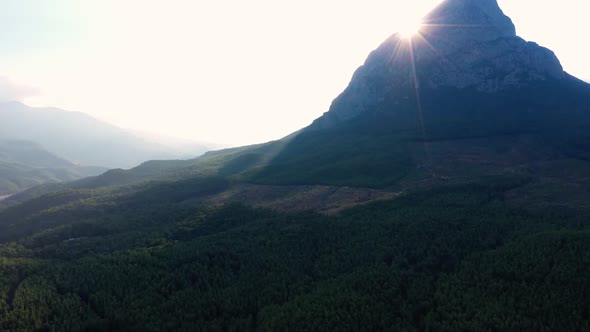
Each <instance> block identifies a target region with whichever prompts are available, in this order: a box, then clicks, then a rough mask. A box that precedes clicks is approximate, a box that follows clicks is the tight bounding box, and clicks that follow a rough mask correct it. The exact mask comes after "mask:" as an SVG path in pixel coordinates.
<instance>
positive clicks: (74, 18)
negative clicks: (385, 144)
mask: <svg viewBox="0 0 590 332" xmlns="http://www.w3.org/2000/svg"><path fill="white" fill-rule="evenodd" d="M498 2H499V4H500V6H501V7H502V8H503V9H504V12H505V13H506V14H507V15H509V16H510V17H511V18H512V19H513V21H514V23H515V25H516V27H517V33H518V34H519V35H520V36H521V37H523V38H525V39H527V40H532V41H536V42H537V43H539V44H541V45H542V46H546V47H549V48H551V49H552V50H553V51H555V53H556V54H557V56H558V57H559V58H560V60H561V62H562V64H563V66H564V68H565V70H566V71H568V72H569V73H571V74H573V75H575V76H578V77H580V78H583V79H587V80H590V65H589V64H588V61H589V60H588V59H590V45H588V43H587V38H588V37H587V33H588V31H590V21H589V20H587V18H586V16H587V13H589V12H590V10H589V9H590V3H588V0H561V1H552V0H551V1H550V0H537V1H532V0H499V1H498ZM437 3H439V0H363V1H346V0H297V1H284V0H249V1H243V0H216V1H205V0H0V100H12V99H13V100H19V101H23V102H25V103H27V104H29V105H32V106H54V107H60V108H63V109H67V110H72V111H80V112H85V113H89V114H91V115H93V116H94V117H96V118H98V119H101V120H104V121H107V122H109V123H112V124H115V125H117V126H120V127H123V128H128V129H132V130H135V131H145V132H151V133H156V134H160V135H166V136H174V137H179V138H185V139H191V140H196V141H204V142H212V143H217V144H225V145H230V146H237V145H245V144H252V143H260V142H265V141H269V140H273V139H278V138H281V137H283V136H286V135H288V134H289V133H291V132H293V131H295V130H298V129H300V128H302V127H305V126H307V125H308V124H310V123H311V122H312V121H313V120H314V119H315V118H317V117H318V116H320V115H321V114H322V113H324V112H326V111H327V110H328V108H329V106H330V103H331V101H332V100H333V99H334V98H335V97H336V96H337V95H338V94H339V93H340V92H341V91H342V90H343V89H344V88H345V87H346V85H347V84H348V82H349V81H350V78H351V76H352V74H353V72H354V70H355V69H356V68H357V67H358V66H360V65H361V64H362V63H363V62H364V60H365V58H366V57H367V55H368V54H369V52H370V51H372V50H373V49H375V48H376V47H377V46H378V45H379V44H380V43H381V42H382V41H383V40H384V39H385V38H387V37H388V36H389V35H391V34H392V33H394V32H395V31H397V30H399V29H401V28H402V27H403V26H406V25H407V23H408V21H414V20H417V18H419V17H421V16H422V15H424V14H426V12H427V11H428V10H429V9H431V8H432V7H434V6H435V5H436V4H437Z"/></svg>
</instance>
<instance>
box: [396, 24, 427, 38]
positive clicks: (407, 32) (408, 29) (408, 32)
mask: <svg viewBox="0 0 590 332" xmlns="http://www.w3.org/2000/svg"><path fill="white" fill-rule="evenodd" d="M421 27H422V22H421V21H420V20H419V19H416V20H412V19H408V20H406V21H404V22H401V24H400V25H399V28H398V32H399V34H400V35H401V36H402V38H406V39H407V38H412V37H414V36H415V35H416V34H417V33H418V32H420V28H421Z"/></svg>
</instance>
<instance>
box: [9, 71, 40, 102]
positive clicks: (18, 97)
mask: <svg viewBox="0 0 590 332" xmlns="http://www.w3.org/2000/svg"><path fill="white" fill-rule="evenodd" d="M40 93H41V91H40V90H39V89H38V88H35V87H32V86H28V85H23V84H19V83H15V82H14V81H12V80H11V79H10V78H8V77H6V76H0V101H22V100H23V99H25V98H27V97H33V96H37V95H39V94H40Z"/></svg>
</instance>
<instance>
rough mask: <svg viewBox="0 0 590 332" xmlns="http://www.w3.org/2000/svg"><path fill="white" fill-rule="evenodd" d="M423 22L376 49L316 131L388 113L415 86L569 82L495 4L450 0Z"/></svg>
mask: <svg viewBox="0 0 590 332" xmlns="http://www.w3.org/2000/svg"><path fill="white" fill-rule="evenodd" d="M422 22H423V25H422V27H421V29H420V31H419V33H418V34H417V35H415V36H414V37H412V38H411V39H408V38H403V37H402V36H401V35H400V34H394V35H393V36H391V37H390V38H389V39H387V40H386V41H385V42H384V43H383V44H381V46H380V47H379V48H377V49H376V50H375V51H373V52H372V53H371V54H370V55H369V57H368V59H367V60H366V62H365V64H364V65H363V66H362V67H360V68H359V69H358V70H357V71H356V72H355V74H354V76H353V78H352V80H351V82H350V84H349V86H348V87H347V89H346V90H345V91H344V92H343V93H342V94H341V95H340V96H339V97H338V98H336V99H335V100H334V102H333V103H332V106H331V107H330V111H329V112H327V113H325V114H324V116H322V117H321V118H319V119H318V120H316V122H314V125H312V127H330V126H331V125H332V124H333V123H335V122H340V121H343V120H347V119H351V118H353V117H355V116H357V115H358V114H360V113H363V112H365V111H370V110H372V109H375V108H379V109H384V108H388V106H386V105H383V103H384V102H386V101H387V100H393V99H395V98H397V97H395V98H394V97H392V96H394V95H396V94H397V93H398V92H399V91H402V90H404V89H408V88H413V87H414V86H420V88H421V89H440V88H452V89H459V90H464V89H472V90H474V91H478V92H484V93H495V92H498V91H503V90H510V89H514V88H519V87H521V86H524V85H527V84H530V83H532V82H536V81H546V80H562V79H566V77H568V75H567V74H566V73H565V72H564V71H563V68H562V66H561V64H560V62H559V60H558V59H557V57H556V56H555V54H554V53H553V52H552V51H551V50H549V49H546V48H544V47H541V46H539V45H537V44H536V43H533V42H527V41H525V40H524V39H522V38H520V37H518V36H517V35H516V29H515V26H514V24H513V23H512V20H511V19H510V18H509V17H508V16H506V15H505V14H504V12H503V11H502V9H501V8H500V7H499V6H498V3H497V1H496V0H445V1H443V2H442V3H441V4H440V5H439V6H437V7H436V8H435V9H433V10H432V11H431V12H430V13H429V14H427V15H426V16H425V17H424V18H423V20H422ZM392 108H394V107H392Z"/></svg>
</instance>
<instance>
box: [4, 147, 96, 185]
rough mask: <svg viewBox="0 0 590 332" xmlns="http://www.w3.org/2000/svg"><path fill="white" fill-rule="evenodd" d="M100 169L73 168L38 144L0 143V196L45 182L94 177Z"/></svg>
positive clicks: (66, 161)
mask: <svg viewBox="0 0 590 332" xmlns="http://www.w3.org/2000/svg"><path fill="white" fill-rule="evenodd" d="M104 171H106V169H104V168H100V167H89V166H80V165H76V164H74V163H72V162H70V161H68V160H65V159H63V158H60V157H58V156H56V155H54V154H52V153H50V152H48V151H46V150H44V149H43V148H42V147H41V146H39V145H38V144H35V143H33V142H28V141H0V196H5V195H9V194H14V193H16V192H19V191H21V190H23V189H28V188H30V187H33V186H35V185H39V184H42V183H48V182H63V181H72V180H76V179H80V178H82V177H87V176H93V175H98V174H100V173H103V172H104Z"/></svg>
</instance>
